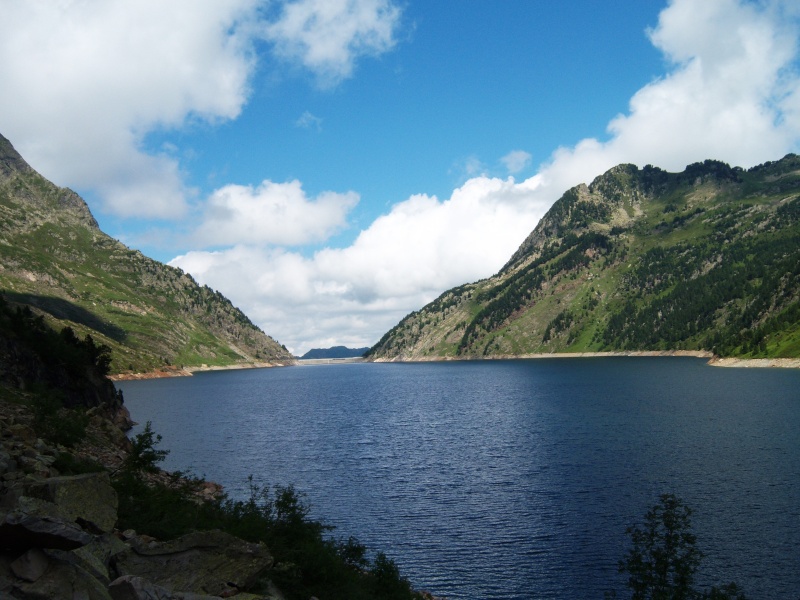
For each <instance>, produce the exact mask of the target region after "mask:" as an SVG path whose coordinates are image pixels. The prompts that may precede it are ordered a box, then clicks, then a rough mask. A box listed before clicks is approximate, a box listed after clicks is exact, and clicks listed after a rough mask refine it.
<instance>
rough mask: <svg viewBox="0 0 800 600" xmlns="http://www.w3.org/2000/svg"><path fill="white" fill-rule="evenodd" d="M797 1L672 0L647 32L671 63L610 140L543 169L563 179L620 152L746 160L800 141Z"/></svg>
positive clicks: (643, 160)
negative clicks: (793, 6) (793, 9)
mask: <svg viewBox="0 0 800 600" xmlns="http://www.w3.org/2000/svg"><path fill="white" fill-rule="evenodd" d="M789 6H790V5H789V4H788V3H783V2H779V1H778V2H772V3H768V4H766V5H761V4H753V3H749V2H742V1H740V0H708V1H707V2H702V3H697V2H693V1H692V0H674V1H673V2H672V3H671V4H670V6H669V7H668V8H666V9H664V10H663V11H662V12H661V14H660V16H659V21H658V25H657V26H656V27H655V28H654V29H653V30H652V31H649V32H648V33H649V36H650V39H651V41H652V42H653V44H654V45H655V46H656V47H657V48H658V49H660V50H661V51H662V52H663V53H664V56H665V58H666V59H667V60H668V61H670V63H671V65H672V67H671V70H670V71H669V72H668V73H667V74H666V75H664V76H663V77H661V78H659V79H657V80H655V81H653V82H651V83H650V84H649V85H646V86H644V87H643V88H642V89H640V90H639V91H638V92H636V94H634V96H633V98H631V101H630V106H629V112H628V113H627V114H621V115H618V116H616V117H615V118H614V119H612V120H611V122H610V123H609V125H608V132H609V134H610V139H609V140H608V141H605V142H601V141H599V140H596V139H586V140H583V141H581V142H580V143H578V144H577V145H576V146H575V147H574V148H560V149H558V150H557V151H556V152H555V153H554V154H553V156H552V157H551V160H550V161H549V164H548V165H547V166H545V168H544V169H543V170H542V176H543V177H544V178H545V179H546V180H547V181H549V182H553V183H554V184H557V185H556V187H557V188H558V187H561V186H563V185H564V184H568V182H576V181H578V180H577V179H576V177H579V178H580V179H579V180H582V181H587V180H590V179H591V178H592V177H594V176H596V175H597V174H599V173H601V172H603V171H604V170H606V169H608V168H610V167H612V166H614V165H616V164H619V163H622V162H633V163H636V164H639V165H643V164H647V163H651V164H654V165H658V166H660V167H662V168H665V169H670V170H681V169H683V167H685V166H686V165H687V164H689V163H692V162H696V161H702V160H705V159H707V158H715V159H718V160H723V161H726V162H728V163H730V164H733V165H738V166H742V167H748V166H753V165H755V164H757V163H760V162H763V161H765V160H772V159H775V158H780V157H781V156H783V155H784V154H785V153H787V152H792V151H796V150H797V149H798V139H800V114H799V113H798V109H800V102H799V101H798V96H799V95H800V75H799V74H798V64H797V60H798V57H797V52H798V47H797V40H798V39H799V38H798V34H799V33H800V27H798V22H797V19H796V18H791V17H790V15H789V14H788V13H787V12H786V11H787V10H789ZM795 17H796V15H795Z"/></svg>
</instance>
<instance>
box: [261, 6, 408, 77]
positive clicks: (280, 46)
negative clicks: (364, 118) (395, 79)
mask: <svg viewBox="0 0 800 600" xmlns="http://www.w3.org/2000/svg"><path fill="white" fill-rule="evenodd" d="M400 13H401V11H400V9H399V8H398V7H397V6H395V5H393V4H392V3H391V2H390V0H296V1H294V2H287V3H285V4H284V5H283V7H282V10H281V12H280V16H279V18H278V19H277V20H275V21H274V22H272V23H270V24H269V25H268V26H266V27H265V29H264V35H265V37H266V39H268V40H269V41H271V42H272V43H273V44H274V45H275V51H276V53H277V54H278V55H279V56H282V57H283V58H284V59H286V60H287V61H290V62H292V63H297V64H300V65H302V66H303V67H305V68H306V69H308V70H310V71H312V72H313V73H315V75H316V76H317V81H318V83H319V85H320V86H322V87H330V86H333V85H336V84H337V83H339V82H340V81H341V80H342V79H345V78H347V77H349V76H350V75H351V74H352V72H353V68H354V64H355V60H356V59H357V58H358V57H360V56H363V55H375V56H377V55H379V54H382V53H384V52H386V51H388V50H390V49H391V48H392V47H393V46H394V45H395V39H394V34H395V30H396V29H397V26H398V24H399V21H400Z"/></svg>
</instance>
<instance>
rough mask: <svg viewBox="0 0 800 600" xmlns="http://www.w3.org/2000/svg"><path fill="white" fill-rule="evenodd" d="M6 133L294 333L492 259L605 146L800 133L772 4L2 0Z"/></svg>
mask: <svg viewBox="0 0 800 600" xmlns="http://www.w3.org/2000/svg"><path fill="white" fill-rule="evenodd" d="M0 14H2V16H3V18H2V19H0V53H2V56H0V82H2V85H3V87H4V92H5V93H4V94H0V133H3V135H5V136H6V137H8V138H9V139H10V140H11V141H12V143H13V144H14V145H15V146H16V148H17V149H18V150H19V151H20V152H21V153H22V154H23V156H24V157H25V158H26V159H27V160H28V161H29V162H30V163H31V164H32V166H33V167H34V168H36V169H38V170H39V171H40V172H42V173H43V174H44V175H45V176H46V177H48V178H50V179H51V180H53V181H54V182H55V183H57V184H59V185H63V186H68V187H72V188H73V189H75V190H76V191H78V192H79V193H80V194H81V195H82V196H83V197H84V198H85V199H86V200H87V202H89V205H90V207H91V209H92V211H93V213H94V214H95V216H96V217H97V219H98V221H99V222H100V225H101V228H102V229H103V230H104V231H106V232H107V233H109V234H111V235H113V236H114V237H117V238H118V239H121V240H122V241H124V242H125V243H127V244H128V245H130V246H132V247H135V248H138V249H141V250H142V251H143V252H145V253H146V254H148V255H150V256H152V257H154V258H157V259H159V260H162V261H164V262H170V263H171V264H174V265H176V266H179V267H181V268H183V269H184V270H186V271H188V272H190V273H192V274H193V275H194V276H195V278H196V279H197V280H198V281H200V282H201V283H207V284H208V285H211V286H212V287H214V288H216V289H219V290H220V291H221V292H222V293H223V294H225V295H226V296H228V297H229V298H231V300H232V301H233V302H234V303H235V304H237V305H238V306H239V307H240V308H242V309H243V310H244V311H245V312H246V313H247V314H248V315H249V316H250V317H251V318H252V319H253V320H254V321H255V322H256V323H258V324H259V325H260V326H261V327H262V329H264V330H265V331H266V332H267V333H269V334H270V335H272V336H273V337H275V338H276V339H278V340H279V341H280V342H282V343H285V344H286V345H287V346H288V347H289V348H290V349H291V350H293V351H295V352H297V353H302V352H304V351H305V350H307V349H309V348H311V347H320V346H330V345H338V344H345V345H351V346H364V345H371V344H373V343H374V342H375V341H377V339H378V338H379V337H380V336H381V335H382V334H383V333H384V332H385V331H386V330H388V329H389V328H390V327H391V326H392V325H394V324H395V323H396V322H397V321H398V320H399V319H400V318H402V316H404V315H405V314H407V313H408V312H410V311H411V310H416V309H418V308H420V307H421V306H422V305H423V304H425V303H426V302H427V301H429V300H431V299H433V298H435V297H436V296H437V295H438V294H439V293H441V292H442V291H444V290H445V289H447V288H449V287H452V286H454V285H459V284H461V283H465V282H467V281H474V280H476V279H480V278H483V277H487V276H489V275H491V274H493V273H494V272H496V271H497V269H499V268H500V267H501V266H502V264H504V263H505V261H506V260H507V259H508V257H509V256H510V255H511V253H513V251H514V250H515V249H516V247H517V246H518V245H519V244H520V243H521V242H522V240H523V239H524V238H525V237H526V235H527V234H528V233H529V232H530V231H531V230H532V229H533V228H534V226H535V225H536V223H537V221H538V219H539V218H540V217H541V216H542V215H543V214H544V212H545V211H546V210H547V208H548V207H549V206H550V205H551V204H552V202H553V201H555V200H556V199H557V198H558V197H559V196H560V195H561V194H562V193H563V192H564V191H566V189H568V188H569V187H571V186H573V185H576V184H578V183H581V182H588V181H591V179H592V178H593V177H595V176H596V175H599V174H600V173H602V172H603V171H605V170H606V169H608V168H610V167H611V166H613V165H615V164H618V163H619V162H634V163H637V164H639V165H644V164H647V163H652V164H656V165H658V166H661V167H663V168H667V169H669V170H680V169H682V168H683V167H684V166H685V165H686V164H689V163H691V162H694V161H697V160H703V159H705V158H716V159H721V160H725V161H727V162H729V163H732V164H736V165H740V166H744V167H748V166H752V165H754V164H758V163H760V162H764V161H766V160H774V159H777V158H780V157H781V156H783V155H784V154H785V153H786V152H789V151H797V150H798V140H800V91H798V90H800V86H799V85H798V37H799V36H798V31H800V29H799V27H798V21H800V9H798V7H797V5H796V3H795V2H791V1H789V0H765V1H763V2H748V1H745V0H706V1H704V2H696V1H693V0H674V1H672V2H657V1H651V0H630V1H619V2H611V3H597V2H593V1H575V2H570V3H553V2H539V1H530V0H528V1H521V0H505V1H503V2H490V1H488V0H460V1H456V0H435V1H426V2H422V1H413V0H404V1H402V2H401V1H393V0H291V1H285V0H272V1H259V0H224V1H223V0H215V1H211V0H209V1H207V2H196V1H190V0H174V1H173V2H170V3H168V4H166V5H165V4H164V3H162V2H157V1H156V0H141V2H137V3H127V2H124V1H123V0H118V1H113V0H103V1H101V0H74V1H71V2H63V3H19V2H15V1H13V0H0Z"/></svg>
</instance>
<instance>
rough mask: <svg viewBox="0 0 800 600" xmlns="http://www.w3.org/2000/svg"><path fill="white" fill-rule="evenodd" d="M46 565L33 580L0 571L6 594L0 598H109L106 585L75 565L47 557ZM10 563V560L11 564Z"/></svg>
mask: <svg viewBox="0 0 800 600" xmlns="http://www.w3.org/2000/svg"><path fill="white" fill-rule="evenodd" d="M47 561H48V567H47V569H46V571H45V572H44V573H43V574H42V575H41V576H40V577H38V578H37V579H36V581H26V580H25V579H22V578H18V577H15V576H14V575H12V574H11V573H8V572H5V573H3V572H0V583H2V582H3V580H4V579H5V581H6V585H7V591H5V594H6V595H1V596H0V597H2V598H20V599H25V600H28V599H34V598H37V599H39V598H41V599H45V598H46V599H47V600H76V599H80V600H111V596H110V595H109V593H108V591H107V590H106V586H105V585H103V584H102V583H101V582H99V581H98V580H97V579H95V578H94V577H92V576H91V575H90V574H89V573H87V572H86V571H85V570H83V569H81V568H80V567H79V566H77V565H74V564H70V563H67V562H64V561H62V560H59V559H58V558H56V557H53V556H47ZM12 564H13V563H12ZM0 566H1V565H0Z"/></svg>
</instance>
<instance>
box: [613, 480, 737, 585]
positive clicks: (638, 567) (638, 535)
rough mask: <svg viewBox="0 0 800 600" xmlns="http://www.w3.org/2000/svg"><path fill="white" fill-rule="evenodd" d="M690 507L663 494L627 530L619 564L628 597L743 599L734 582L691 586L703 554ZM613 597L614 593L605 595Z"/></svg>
mask: <svg viewBox="0 0 800 600" xmlns="http://www.w3.org/2000/svg"><path fill="white" fill-rule="evenodd" d="M691 516H692V510H691V509H690V508H689V507H688V506H686V505H685V504H684V503H683V502H682V501H681V500H680V499H679V498H678V497H677V496H675V495H674V494H662V495H661V497H660V499H659V502H658V504H656V505H655V506H653V507H652V508H651V509H650V510H648V511H647V514H646V515H645V518H644V523H643V524H642V525H634V526H631V527H629V528H628V529H627V534H628V535H629V536H630V539H631V548H630V549H629V550H628V553H627V554H626V556H625V559H624V560H622V561H620V563H619V571H620V573H625V574H627V576H628V579H627V581H626V586H627V587H628V589H629V590H630V592H631V595H630V598H631V600H691V599H698V600H699V599H708V600H746V598H745V595H744V593H743V592H742V591H741V590H740V589H739V587H738V586H737V585H736V584H735V583H730V584H728V585H725V586H723V587H721V588H717V587H712V588H711V589H710V590H708V591H707V592H701V591H698V590H696V589H695V587H694V577H695V573H696V571H697V569H698V567H699V566H700V562H701V561H702V558H703V553H702V552H701V551H700V550H699V549H698V548H697V538H696V536H695V535H694V534H693V533H692V531H691V529H692V524H691ZM607 597H611V598H614V597H616V593H610V594H607Z"/></svg>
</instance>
